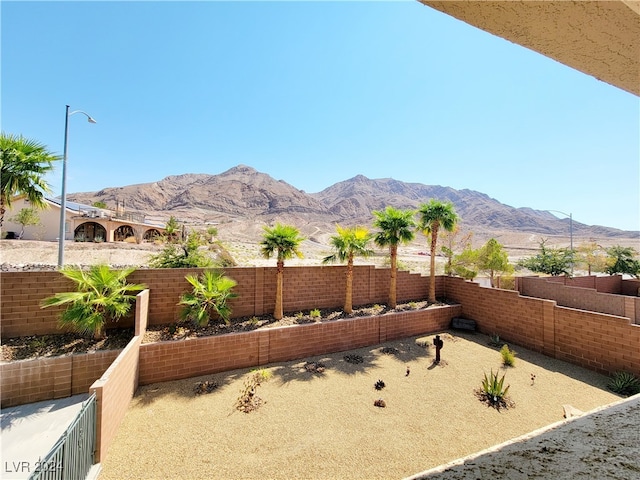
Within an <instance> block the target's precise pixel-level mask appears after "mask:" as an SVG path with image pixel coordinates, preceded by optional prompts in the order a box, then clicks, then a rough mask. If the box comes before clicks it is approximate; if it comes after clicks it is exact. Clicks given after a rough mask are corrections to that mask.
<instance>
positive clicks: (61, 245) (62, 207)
mask: <svg viewBox="0 0 640 480" xmlns="http://www.w3.org/2000/svg"><path fill="white" fill-rule="evenodd" d="M76 113H82V114H84V115H86V117H87V121H88V122H89V123H97V122H96V121H95V120H94V119H93V118H91V115H89V114H88V113H87V112H83V111H82V110H74V111H73V112H69V105H67V108H66V110H65V116H64V153H63V157H62V191H61V193H60V198H61V200H60V232H59V233H60V235H59V237H58V268H61V267H63V266H64V237H65V228H64V224H65V218H64V216H65V213H66V212H65V210H66V209H67V139H68V136H69V117H70V116H71V115H75V114H76Z"/></svg>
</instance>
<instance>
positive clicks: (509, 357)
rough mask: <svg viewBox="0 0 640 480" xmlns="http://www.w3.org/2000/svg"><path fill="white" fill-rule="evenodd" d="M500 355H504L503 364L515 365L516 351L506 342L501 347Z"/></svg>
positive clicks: (507, 365) (506, 365)
mask: <svg viewBox="0 0 640 480" xmlns="http://www.w3.org/2000/svg"><path fill="white" fill-rule="evenodd" d="M500 355H502V364H503V365H504V366H505V367H513V366H514V364H515V363H516V352H514V351H513V350H511V349H510V348H509V345H507V344H506V343H505V344H504V345H503V346H502V348H501V349H500Z"/></svg>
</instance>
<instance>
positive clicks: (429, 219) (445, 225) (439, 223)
mask: <svg viewBox="0 0 640 480" xmlns="http://www.w3.org/2000/svg"><path fill="white" fill-rule="evenodd" d="M418 215H420V222H419V226H418V228H419V229H420V230H421V231H422V232H423V233H424V234H425V235H431V249H430V254H431V256H430V262H431V263H430V271H429V277H430V280H429V298H428V300H429V302H431V303H435V301H436V247H437V244H438V232H439V231H440V229H444V230H446V231H448V232H451V231H452V230H453V229H454V228H455V226H456V224H457V223H458V215H457V214H456V211H455V208H454V207H453V204H452V203H450V202H440V201H438V200H434V199H433V198H432V199H431V200H429V203H423V204H422V205H420V207H419V208H418Z"/></svg>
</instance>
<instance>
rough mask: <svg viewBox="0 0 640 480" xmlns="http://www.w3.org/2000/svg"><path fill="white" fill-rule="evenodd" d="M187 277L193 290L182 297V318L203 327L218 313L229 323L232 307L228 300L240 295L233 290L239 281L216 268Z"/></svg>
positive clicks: (180, 303)
mask: <svg viewBox="0 0 640 480" xmlns="http://www.w3.org/2000/svg"><path fill="white" fill-rule="evenodd" d="M185 279H186V280H187V281H188V282H189V283H190V284H191V286H192V287H193V290H192V291H191V292H187V293H184V294H182V296H181V297H180V302H179V303H178V305H183V306H184V308H183V309H182V311H181V312H180V318H181V319H182V320H190V321H192V322H193V323H195V324H196V325H198V326H200V327H203V326H206V325H208V324H209V320H210V319H211V317H212V316H213V315H214V314H217V315H218V316H219V317H220V318H221V319H222V320H223V321H224V323H225V324H227V325H228V324H229V317H230V316H231V307H230V306H229V305H228V304H227V301H228V300H230V299H232V298H235V297H237V296H238V295H236V294H235V293H233V292H232V291H231V290H232V289H233V288H234V287H235V286H236V285H237V282H236V281H235V280H233V279H232V278H229V277H226V276H224V275H223V274H222V273H221V272H219V271H216V270H205V271H204V272H202V274H201V275H200V278H198V277H197V276H195V275H187V276H186V277H185Z"/></svg>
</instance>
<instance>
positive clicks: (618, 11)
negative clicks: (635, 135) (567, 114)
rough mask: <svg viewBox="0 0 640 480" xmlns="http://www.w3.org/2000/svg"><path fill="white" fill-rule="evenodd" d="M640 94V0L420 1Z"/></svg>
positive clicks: (623, 88) (599, 78) (604, 80)
mask: <svg viewBox="0 0 640 480" xmlns="http://www.w3.org/2000/svg"><path fill="white" fill-rule="evenodd" d="M419 1H420V2H421V3H423V4H424V5H427V6H429V7H432V8H434V9H436V10H439V11H441V12H443V13H446V14H447V15H451V16H452V17H455V18H457V19H458V20H462V21H463V22H465V23H468V24H470V25H473V26H475V27H477V28H480V29H482V30H485V31H487V32H489V33H492V34H494V35H497V36H499V37H502V38H504V39H506V40H509V41H511V42H513V43H517V44H519V45H522V46H523V47H526V48H529V49H531V50H534V51H536V52H538V53H541V54H542V55H545V56H547V57H550V58H553V59H554V60H556V61H558V62H560V63H563V64H565V65H567V66H569V67H571V68H575V69H576V70H579V71H581V72H583V73H586V74H588V75H591V76H593V77H595V78H597V79H598V80H601V81H603V82H606V83H609V84H611V85H614V86H616V87H618V88H621V89H622V90H625V91H627V92H630V93H633V94H634V95H640V0H602V1H600V0H579V1H572V0H560V1H558V0H539V1H526V0H525V1H523V0H501V1H495V0H419Z"/></svg>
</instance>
